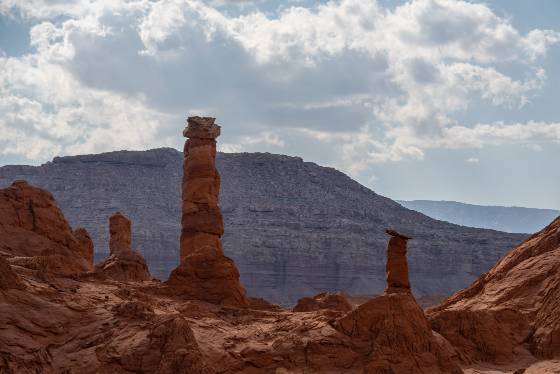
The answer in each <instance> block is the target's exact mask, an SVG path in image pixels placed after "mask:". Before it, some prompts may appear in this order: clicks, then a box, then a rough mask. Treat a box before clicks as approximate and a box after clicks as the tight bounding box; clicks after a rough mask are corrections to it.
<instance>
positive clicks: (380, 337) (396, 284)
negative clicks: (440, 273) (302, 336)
mask: <svg viewBox="0 0 560 374" xmlns="http://www.w3.org/2000/svg"><path fill="white" fill-rule="evenodd" d="M386 232H387V233H388V234H389V235H391V239H390V240H389V244H388V250H387V252H388V254H387V264H386V268H387V289H386V291H385V294H383V295H382V296H379V297H375V298H373V299H371V300H369V301H367V302H366V303H364V304H362V305H360V306H358V307H357V308H356V309H355V310H353V311H351V312H349V313H347V314H346V315H345V316H343V317H341V318H339V319H338V320H336V322H335V328H336V329H337V330H339V331H341V332H343V333H344V334H346V335H348V336H349V337H350V338H351V340H352V346H353V348H354V350H355V351H357V352H360V353H361V354H364V355H366V357H367V359H366V364H365V365H366V366H365V372H367V373H410V374H416V373H418V374H421V373H462V370H461V368H460V367H459V365H458V360H457V357H456V353H455V352H454V349H453V348H452V347H451V345H450V344H449V342H447V341H446V340H445V339H444V338H442V337H441V336H440V335H438V334H437V333H434V332H433V331H432V328H431V326H430V323H429V322H428V320H427V318H426V316H425V315H424V311H423V310H422V308H420V306H418V304H417V303H416V300H415V299H414V297H413V296H412V294H411V293H410V285H409V283H408V268H407V262H406V241H407V240H408V239H410V238H409V237H407V236H405V235H402V234H399V233H397V232H396V231H393V230H387V231H386Z"/></svg>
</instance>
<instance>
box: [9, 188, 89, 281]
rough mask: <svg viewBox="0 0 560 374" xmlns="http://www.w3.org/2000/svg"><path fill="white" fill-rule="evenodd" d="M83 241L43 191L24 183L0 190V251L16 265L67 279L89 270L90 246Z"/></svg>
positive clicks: (81, 234) (49, 195) (51, 198)
mask: <svg viewBox="0 0 560 374" xmlns="http://www.w3.org/2000/svg"><path fill="white" fill-rule="evenodd" d="M84 231H85V230H84ZM83 238H84V234H83V233H79V234H78V237H77V236H76V235H75V234H74V233H73V232H72V229H71V227H70V225H69V224H68V222H67V221H66V219H65V218H64V216H63V215H62V212H61V211H60V209H59V208H58V206H57V205H56V202H55V201H54V198H53V197H52V195H51V194H50V193H49V192H47V191H46V190H43V189H40V188H37V187H33V186H31V185H30V184H28V183H27V182H25V181H15V182H14V183H13V184H12V185H11V186H10V187H8V188H5V189H1V190H0V251H1V252H3V253H4V254H5V255H7V256H8V257H17V258H18V260H17V262H18V264H19V265H21V266H29V267H30V268H32V269H35V270H39V271H55V272H58V273H61V274H67V275H69V274H77V273H82V272H85V271H88V270H91V263H90V262H88V261H89V260H88V258H87V257H88V255H89V253H90V251H91V248H90V247H89V245H90V244H91V243H85V241H84V240H83ZM10 261H11V260H10Z"/></svg>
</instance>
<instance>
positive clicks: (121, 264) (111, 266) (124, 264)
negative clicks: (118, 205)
mask: <svg viewBox="0 0 560 374" xmlns="http://www.w3.org/2000/svg"><path fill="white" fill-rule="evenodd" d="M109 234H110V237H109V251H110V253H109V256H108V257H106V258H105V259H104V260H103V261H102V262H100V263H99V264H97V265H95V268H94V271H95V272H96V273H102V274H104V275H105V276H106V277H108V278H111V279H114V280H118V281H122V282H135V281H148V280H151V279H152V276H151V274H150V270H149V269H148V265H147V264H146V260H145V259H144V257H143V256H142V255H141V254H140V253H139V252H136V251H133V250H132V224H131V222H130V220H129V219H128V218H127V217H125V216H124V215H123V214H121V213H120V212H117V213H115V214H113V215H112V216H111V218H109Z"/></svg>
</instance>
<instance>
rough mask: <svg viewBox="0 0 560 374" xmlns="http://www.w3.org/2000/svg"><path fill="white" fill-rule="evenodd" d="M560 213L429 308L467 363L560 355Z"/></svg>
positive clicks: (435, 323)
mask: <svg viewBox="0 0 560 374" xmlns="http://www.w3.org/2000/svg"><path fill="white" fill-rule="evenodd" d="M558 269H560V217H559V218H557V219H556V220H555V221H554V222H552V223H551V224H550V225H549V226H547V227H546V228H544V229H543V230H542V231H540V232H538V233H536V234H534V235H532V236H531V237H530V238H529V239H527V240H526V241H525V242H523V243H522V244H521V245H519V246H518V247H516V248H514V249H513V250H512V251H510V252H509V253H508V254H506V255H505V256H504V257H503V258H502V259H501V260H500V261H499V262H498V263H497V264H496V266H494V267H493V268H492V269H491V270H490V271H489V272H488V273H485V274H483V275H482V276H481V277H480V278H478V279H477V280H476V281H475V282H474V283H473V284H472V285H471V286H470V287H468V288H466V289H464V290H462V291H460V292H458V293H456V294H455V295H453V296H451V297H450V298H449V299H448V300H446V301H445V302H444V303H443V304H441V305H440V306H438V307H436V308H433V309H432V310H430V311H429V316H430V320H431V321H432V325H433V327H434V329H435V330H436V331H438V332H440V333H441V334H442V335H443V336H445V337H446V338H447V339H448V340H449V341H450V342H451V343H452V344H453V345H454V346H455V347H456V348H457V349H458V350H459V351H460V352H461V356H462V358H463V360H465V361H492V362H497V363H501V362H511V361H512V360H514V359H515V357H516V356H517V355H518V354H519V353H520V352H524V351H525V350H529V351H531V352H532V353H533V354H535V355H537V356H545V357H552V356H556V355H559V354H560V271H559V270H558Z"/></svg>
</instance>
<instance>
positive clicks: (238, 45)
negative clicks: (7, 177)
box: [0, 0, 560, 173]
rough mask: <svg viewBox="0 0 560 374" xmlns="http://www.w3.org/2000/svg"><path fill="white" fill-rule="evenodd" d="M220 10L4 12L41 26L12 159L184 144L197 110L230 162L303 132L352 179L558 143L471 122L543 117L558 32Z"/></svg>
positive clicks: (395, 14)
mask: <svg viewBox="0 0 560 374" xmlns="http://www.w3.org/2000/svg"><path fill="white" fill-rule="evenodd" d="M218 5H219V4H217V3H216V2H203V1H199V0H157V1H147V0H137V1H124V0H112V1H96V2H90V1H86V0H65V1H57V2H43V1H36V0H27V1H14V0H5V1H3V2H1V3H0V12H2V13H4V14H10V15H11V16H15V17H25V18H26V19H27V20H28V22H30V23H32V24H34V26H33V27H32V28H31V30H30V43H31V47H32V48H33V52H32V53H31V54H28V55H24V56H19V57H9V56H4V57H1V58H0V64H2V67H3V68H2V71H1V72H0V90H1V92H2V98H1V99H0V100H1V104H0V105H1V112H2V114H3V116H2V119H0V129H1V130H2V131H3V132H4V133H5V134H9V135H10V137H12V139H16V141H15V142H14V141H11V142H10V143H9V144H8V143H7V141H4V144H2V145H3V147H2V148H1V149H2V150H1V151H0V152H4V153H13V154H23V155H25V156H26V157H28V158H30V159H45V158H48V157H50V156H51V155H53V154H55V153H70V152H75V153H81V152H93V151H101V150H106V149H112V148H119V147H133V148H143V147H149V146H158V145H164V144H172V143H173V141H172V140H169V139H170V137H171V136H172V135H174V134H175V133H176V132H177V131H176V130H177V129H176V127H177V125H176V124H175V125H171V123H172V122H173V121H176V120H177V119H178V118H180V117H181V116H182V113H185V112H192V111H193V110H195V111H196V110H199V111H200V110H203V111H211V113H212V114H213V115H215V116H217V117H219V118H220V120H222V122H223V121H226V122H227V123H229V124H230V126H233V127H234V128H235V130H234V131H233V130H232V131H230V132H229V134H228V133H225V134H224V140H223V143H224V144H223V146H222V149H224V150H230V151H241V150H246V149H254V148H255V147H257V146H262V147H272V148H274V149H282V148H286V147H287V146H288V145H289V139H290V136H288V135H287V134H288V132H291V134H292V135H293V134H298V135H300V136H302V137H307V138H309V139H313V140H314V141H318V142H319V143H323V144H328V145H329V146H332V148H333V149H334V150H335V151H336V152H337V156H338V157H337V159H338V160H339V161H338V164H337V166H339V167H340V168H342V169H344V170H346V171H349V172H351V173H358V172H360V171H363V170H364V169H366V168H367V167H368V165H371V164H372V163H380V162H388V161H399V160H402V159H405V158H416V159H421V158H422V157H424V153H425V151H426V150H427V149H433V148H447V149H456V148H477V147H483V146H485V145H489V144H492V145H495V144H506V143H507V144H512V143H513V144H522V145H524V146H525V145H527V144H533V145H535V144H539V143H540V142H545V141H558V124H556V123H546V122H537V121H534V122H527V123H489V124H476V122H475V123H474V124H468V123H460V121H458V120H457V115H458V114H460V113H465V112H468V111H469V110H470V108H471V107H472V105H473V102H477V103H479V102H481V103H482V104H478V105H487V106H489V107H496V108H502V109H503V110H509V109H512V108H514V109H518V108H523V107H524V106H526V105H527V104H528V103H530V102H531V100H532V99H533V97H534V95H535V94H536V93H538V92H539V91H540V90H541V89H542V87H543V86H544V84H545V83H546V79H547V78H546V72H545V71H544V69H543V68H542V67H541V66H540V61H541V59H542V58H544V57H545V56H546V53H547V51H548V49H549V48H550V47H551V46H552V45H554V44H556V43H558V42H560V33H558V32H557V31H553V30H540V29H536V30H532V31H530V32H528V33H526V34H523V33H520V32H519V31H518V30H517V29H516V28H515V27H514V26H513V25H512V24H511V22H510V20H509V19H505V18H502V17H499V16H498V15H496V14H495V13H494V12H493V11H492V9H490V8H489V7H488V6H487V5H485V4H482V3H475V2H467V1H459V0H417V1H411V2H406V3H404V4H402V5H400V6H397V7H395V8H393V9H391V8H387V7H384V6H383V5H381V4H380V3H378V2H377V1H374V0H370V1H363V0H340V1H330V2H327V3H324V4H318V5H314V6H309V7H305V6H298V5H297V3H294V4H292V5H290V6H285V7H283V8H279V10H278V11H276V12H264V11H260V10H258V8H254V7H251V11H249V12H246V13H243V12H240V14H238V15H230V14H229V13H227V12H222V11H221V10H220V8H219V6H218ZM512 66H514V67H515V69H511V67H512ZM513 70H516V71H522V74H513V73H511V72H512V71H513ZM196 108H198V109H196ZM25 139H28V140H27V142H29V139H32V142H33V144H36V145H37V146H36V147H32V148H33V150H30V149H29V147H24V146H23V145H22V144H25V141H24V140H25ZM47 155H48V156H47Z"/></svg>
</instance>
